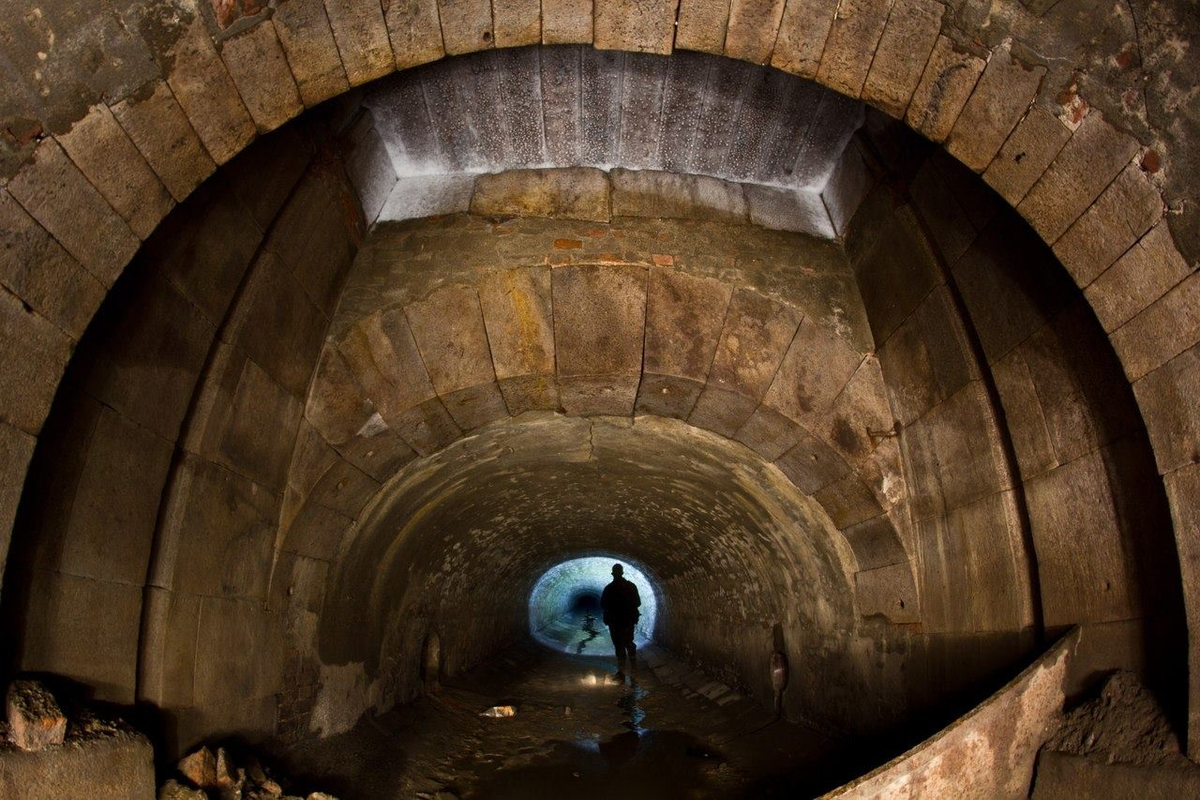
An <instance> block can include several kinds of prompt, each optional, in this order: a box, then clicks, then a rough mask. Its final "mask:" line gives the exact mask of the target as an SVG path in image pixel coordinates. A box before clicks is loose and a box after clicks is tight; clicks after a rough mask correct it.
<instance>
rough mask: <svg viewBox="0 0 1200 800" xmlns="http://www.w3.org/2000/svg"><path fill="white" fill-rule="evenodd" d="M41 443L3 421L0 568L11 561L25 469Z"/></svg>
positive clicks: (0, 434) (0, 437)
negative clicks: (10, 547)
mask: <svg viewBox="0 0 1200 800" xmlns="http://www.w3.org/2000/svg"><path fill="white" fill-rule="evenodd" d="M36 443H37V440H36V439H34V438H33V437H32V436H30V435H29V434H27V433H24V432H23V431H19V430H17V429H16V428H14V427H12V426H11V425H6V424H3V423H0V553H3V556H0V569H3V568H4V566H5V562H6V561H7V556H8V548H9V543H10V539H11V536H12V524H13V520H14V519H16V516H17V504H18V503H19V502H20V501H21V494H22V492H23V490H24V487H25V471H26V469H28V467H29V460H30V459H31V458H32V457H33V448H34V445H35V444H36Z"/></svg>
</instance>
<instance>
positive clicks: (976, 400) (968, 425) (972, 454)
mask: <svg viewBox="0 0 1200 800" xmlns="http://www.w3.org/2000/svg"><path fill="white" fill-rule="evenodd" d="M922 422H923V423H924V424H926V425H928V428H929V435H930V442H931V445H932V453H933V455H934V458H935V459H936V469H937V472H936V475H937V476H938V483H939V485H940V487H941V493H942V497H943V498H945V502H946V507H947V508H950V509H953V508H957V507H958V506H962V505H966V504H967V503H969V502H972V501H973V500H977V499H979V498H980V497H983V496H985V495H988V494H993V493H995V492H997V491H1000V490H1001V489H1007V488H1010V478H1009V476H1008V474H1007V470H1006V468H1005V462H1004V460H1003V450H1002V448H1001V446H1000V441H999V432H998V431H997V429H996V420H995V417H994V416H993V415H992V412H991V407H990V406H989V404H988V399H987V394H986V392H985V391H984V389H983V386H982V384H981V383H979V382H972V383H970V384H967V386H965V387H963V388H962V389H960V390H959V391H958V392H956V393H955V394H953V395H951V396H950V397H949V398H947V399H946V400H945V402H943V403H942V404H941V405H939V406H938V407H937V408H935V409H933V410H932V411H930V412H929V414H928V415H926V417H925V418H924V419H923V421H922ZM909 474H912V473H911V472H910V473H909Z"/></svg>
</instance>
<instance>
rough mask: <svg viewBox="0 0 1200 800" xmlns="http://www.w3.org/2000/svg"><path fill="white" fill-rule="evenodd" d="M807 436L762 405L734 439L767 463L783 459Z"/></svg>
mask: <svg viewBox="0 0 1200 800" xmlns="http://www.w3.org/2000/svg"><path fill="white" fill-rule="evenodd" d="M807 435H808V433H807V432H806V431H804V430H803V429H802V428H801V427H800V426H799V425H797V424H796V423H795V422H793V421H792V420H790V419H788V418H787V417H785V416H783V415H782V414H780V413H779V412H778V411H775V410H774V409H772V408H769V407H767V406H765V405H761V406H759V407H758V408H756V409H755V410H754V413H753V414H751V415H750V418H749V419H747V420H746V422H745V424H743V425H742V427H741V428H739V429H738V430H737V433H736V434H735V435H734V438H735V439H737V440H738V441H739V442H741V443H742V444H744V445H746V446H747V447H749V448H751V449H752V450H754V451H755V452H756V453H758V454H759V455H761V456H762V457H763V458H765V459H766V460H767V461H775V460H776V459H778V458H782V457H783V455H784V453H786V452H787V451H788V450H791V449H792V448H793V447H795V446H796V445H797V444H799V443H800V441H801V440H802V439H803V438H804V437H805V436H807Z"/></svg>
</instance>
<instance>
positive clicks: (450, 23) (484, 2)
mask: <svg viewBox="0 0 1200 800" xmlns="http://www.w3.org/2000/svg"><path fill="white" fill-rule="evenodd" d="M438 18H439V19H440V20H441V24H442V42H443V44H444V46H445V48H446V55H449V56H456V55H459V54H460V53H474V52H475V51H476V50H486V49H488V48H489V47H491V46H492V4H491V3H490V2H488V0H438Z"/></svg>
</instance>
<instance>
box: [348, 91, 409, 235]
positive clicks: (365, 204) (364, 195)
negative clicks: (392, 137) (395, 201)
mask: <svg viewBox="0 0 1200 800" xmlns="http://www.w3.org/2000/svg"><path fill="white" fill-rule="evenodd" d="M342 142H343V148H344V151H345V153H346V173H347V174H348V175H349V176H350V182H351V183H352V184H354V188H355V190H356V191H357V193H358V198H359V201H360V202H361V204H362V210H363V216H364V217H365V218H366V222H367V225H371V224H372V223H374V222H375V220H376V219H377V218H378V216H379V214H380V212H381V211H383V207H384V204H385V203H387V201H388V198H389V197H390V196H391V195H392V194H393V192H394V190H395V188H396V182H397V176H396V170H395V168H394V167H393V165H392V159H391V157H390V156H389V155H388V152H387V147H386V146H385V145H384V143H383V138H382V137H381V136H380V135H379V132H378V131H377V130H376V129H375V121H374V117H373V116H372V115H370V114H364V115H362V116H361V117H359V118H358V122H357V123H355V124H354V126H353V127H352V128H351V129H350V131H349V132H348V133H347V134H346V135H345V136H343V137H342Z"/></svg>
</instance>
